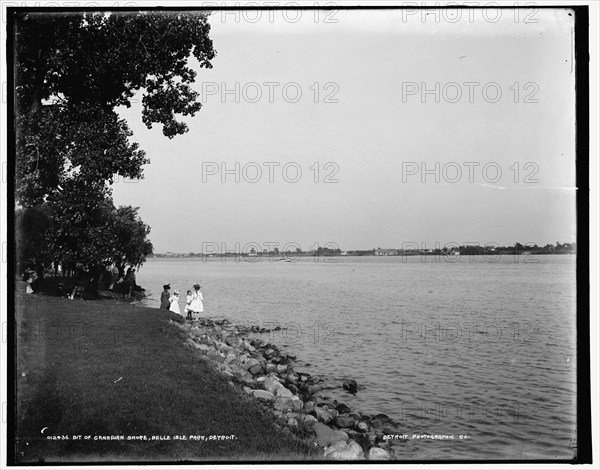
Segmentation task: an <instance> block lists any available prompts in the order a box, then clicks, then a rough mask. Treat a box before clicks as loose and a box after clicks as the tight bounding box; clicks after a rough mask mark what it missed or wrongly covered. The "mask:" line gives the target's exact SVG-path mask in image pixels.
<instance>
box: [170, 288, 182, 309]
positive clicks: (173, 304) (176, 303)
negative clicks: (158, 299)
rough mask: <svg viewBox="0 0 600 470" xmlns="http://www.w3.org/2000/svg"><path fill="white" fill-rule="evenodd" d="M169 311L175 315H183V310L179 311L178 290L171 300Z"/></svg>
mask: <svg viewBox="0 0 600 470" xmlns="http://www.w3.org/2000/svg"><path fill="white" fill-rule="evenodd" d="M169 303H170V304H171V305H170V306H169V310H170V311H171V312H173V313H176V314H178V315H181V310H179V291H178V290H176V291H175V292H173V295H172V296H171V297H170V298H169Z"/></svg>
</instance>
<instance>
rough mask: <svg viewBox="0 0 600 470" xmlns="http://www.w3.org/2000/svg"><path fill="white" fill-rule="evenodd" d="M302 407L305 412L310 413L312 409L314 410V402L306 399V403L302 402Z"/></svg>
mask: <svg viewBox="0 0 600 470" xmlns="http://www.w3.org/2000/svg"><path fill="white" fill-rule="evenodd" d="M304 409H305V410H306V412H307V413H312V412H313V411H315V402H313V401H307V402H306V403H304Z"/></svg>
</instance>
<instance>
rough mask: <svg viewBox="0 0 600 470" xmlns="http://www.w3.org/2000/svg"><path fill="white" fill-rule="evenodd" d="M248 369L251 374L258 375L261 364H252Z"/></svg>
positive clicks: (260, 370)
mask: <svg viewBox="0 0 600 470" xmlns="http://www.w3.org/2000/svg"><path fill="white" fill-rule="evenodd" d="M248 371H249V372H250V373H251V374H252V375H258V374H260V373H261V372H262V365H261V364H260V363H257V364H254V365H252V366H250V368H249V369H248Z"/></svg>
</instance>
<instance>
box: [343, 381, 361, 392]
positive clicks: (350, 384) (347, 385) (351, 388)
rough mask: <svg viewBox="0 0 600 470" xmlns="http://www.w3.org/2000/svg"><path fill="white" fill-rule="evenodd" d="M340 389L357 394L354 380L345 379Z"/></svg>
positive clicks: (356, 385)
mask: <svg viewBox="0 0 600 470" xmlns="http://www.w3.org/2000/svg"><path fill="white" fill-rule="evenodd" d="M342 387H343V388H344V390H347V391H348V392H350V393H352V394H355V393H356V392H358V384H357V383H356V380H352V379H345V380H344V383H343V384H342Z"/></svg>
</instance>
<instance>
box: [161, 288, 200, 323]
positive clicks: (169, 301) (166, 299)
mask: <svg viewBox="0 0 600 470" xmlns="http://www.w3.org/2000/svg"><path fill="white" fill-rule="evenodd" d="M200 287H201V286H200V284H194V286H193V289H194V290H188V291H187V295H186V297H185V308H184V312H185V313H186V319H187V320H198V319H199V318H200V314H201V313H202V312H204V304H203V303H202V301H203V300H204V297H203V296H202V292H200ZM170 289H171V285H170V284H165V285H164V286H163V292H162V294H161V295H160V308H165V309H167V310H169V311H171V312H173V313H177V314H178V315H181V310H180V307H179V294H180V292H179V290H177V289H175V291H174V292H173V295H171V293H170V292H169V291H170Z"/></svg>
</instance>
